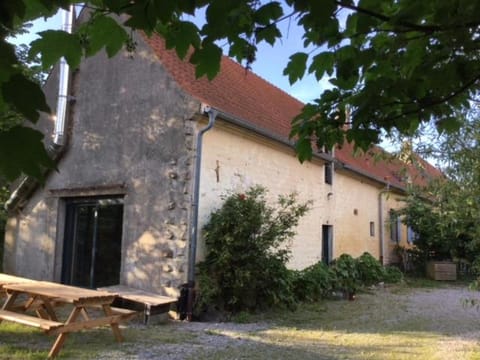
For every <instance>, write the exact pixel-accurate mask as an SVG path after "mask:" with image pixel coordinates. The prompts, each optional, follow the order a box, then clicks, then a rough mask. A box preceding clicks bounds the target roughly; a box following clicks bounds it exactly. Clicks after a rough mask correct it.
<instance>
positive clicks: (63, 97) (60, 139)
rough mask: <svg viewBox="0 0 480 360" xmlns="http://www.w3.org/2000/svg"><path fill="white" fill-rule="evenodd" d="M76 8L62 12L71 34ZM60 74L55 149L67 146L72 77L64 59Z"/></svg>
mask: <svg viewBox="0 0 480 360" xmlns="http://www.w3.org/2000/svg"><path fill="white" fill-rule="evenodd" d="M74 10H75V9H74V6H73V5H70V8H69V10H68V11H66V10H61V11H62V13H61V14H62V30H63V31H65V32H67V33H69V34H71V33H72V26H73V16H74ZM59 72H60V74H59V83H58V99H57V118H56V121H55V132H54V134H53V147H54V148H56V149H57V148H61V147H63V146H64V145H65V128H66V126H65V124H66V117H67V101H68V88H69V77H70V66H68V63H67V61H66V60H65V58H64V57H62V58H61V60H60V71H59Z"/></svg>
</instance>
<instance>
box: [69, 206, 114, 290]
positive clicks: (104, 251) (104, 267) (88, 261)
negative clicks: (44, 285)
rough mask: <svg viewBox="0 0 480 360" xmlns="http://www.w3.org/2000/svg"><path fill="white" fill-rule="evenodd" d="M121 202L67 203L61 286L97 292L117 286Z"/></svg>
mask: <svg viewBox="0 0 480 360" xmlns="http://www.w3.org/2000/svg"><path fill="white" fill-rule="evenodd" d="M122 225H123V199H122V198H82V199H80V198H78V199H71V200H68V201H67V204H66V222H65V243H64V254H63V270H62V282H63V283H65V284H71V285H76V286H82V287H88V288H97V287H101V286H108V285H116V284H119V282H120V264H121V245H122Z"/></svg>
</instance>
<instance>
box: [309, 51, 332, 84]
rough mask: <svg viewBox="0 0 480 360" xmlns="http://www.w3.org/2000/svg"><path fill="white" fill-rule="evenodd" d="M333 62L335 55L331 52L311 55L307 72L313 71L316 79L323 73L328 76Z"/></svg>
mask: <svg viewBox="0 0 480 360" xmlns="http://www.w3.org/2000/svg"><path fill="white" fill-rule="evenodd" d="M334 64H335V57H334V55H333V53H332V52H322V53H320V54H318V55H315V56H314V57H313V60H312V63H311V64H310V67H309V68H308V73H309V74H311V73H315V77H316V78H317V80H318V81H320V79H321V78H322V77H323V75H324V74H325V73H327V74H328V75H329V76H332V74H333V69H334V67H333V65H334Z"/></svg>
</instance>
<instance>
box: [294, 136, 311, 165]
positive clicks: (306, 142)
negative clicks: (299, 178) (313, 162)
mask: <svg viewBox="0 0 480 360" xmlns="http://www.w3.org/2000/svg"><path fill="white" fill-rule="evenodd" d="M295 150H296V151H297V156H298V160H300V162H301V163H303V162H304V161H305V160H310V159H311V158H312V154H313V153H312V143H311V142H310V139H308V138H301V139H299V140H298V141H297V142H296V143H295Z"/></svg>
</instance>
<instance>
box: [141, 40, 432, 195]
mask: <svg viewBox="0 0 480 360" xmlns="http://www.w3.org/2000/svg"><path fill="white" fill-rule="evenodd" d="M144 39H145V41H146V42H147V43H148V44H149V45H150V47H151V48H152V49H153V50H154V51H155V54H156V55H157V57H158V58H159V60H160V62H161V63H162V65H163V66H164V67H165V69H166V70H167V71H168V72H169V73H170V74H171V76H172V77H173V78H174V79H175V81H176V82H177V83H178V85H180V87H182V88H183V89H184V90H185V91H186V92H187V93H189V94H190V95H192V96H194V97H195V98H197V99H199V100H200V101H202V102H204V103H207V104H208V105H210V106H212V107H214V108H216V109H218V110H221V111H222V112H224V113H226V114H229V115H231V116H233V117H235V118H238V119H241V120H243V121H245V122H246V123H249V124H251V125H253V126H255V127H257V128H261V129H263V130H266V131H268V132H269V133H272V134H274V135H276V136H280V137H283V138H285V139H288V135H289V133H290V124H291V120H292V119H293V118H294V117H295V116H296V115H298V114H299V113H300V111H301V109H302V107H303V103H302V102H300V101H299V100H297V99H295V98H293V97H292V96H290V95H288V94H287V93H285V92H284V91H282V90H280V89H279V88H277V87H275V86H274V85H272V84H270V83H269V82H267V81H266V80H264V79H262V78H261V77H259V76H258V75H256V74H255V73H253V72H251V71H249V70H246V69H245V68H244V67H242V66H241V65H239V64H238V63H236V62H235V61H233V60H232V59H230V58H228V57H226V56H223V57H222V61H221V70H220V73H219V74H218V75H217V76H216V77H215V78H214V79H213V80H212V81H209V80H208V79H206V78H205V77H202V78H200V79H196V78H195V69H194V67H193V65H192V64H190V63H189V62H188V61H182V60H180V59H179V58H178V57H177V55H176V53H175V51H173V50H166V49H165V44H164V41H163V39H161V38H160V37H158V36H152V37H151V38H147V37H144ZM372 152H373V153H377V154H379V153H385V152H384V151H383V150H382V149H380V148H379V147H374V148H372ZM335 156H336V158H337V159H338V160H339V161H341V162H342V163H344V164H346V165H347V166H346V167H347V168H349V169H350V170H354V171H356V172H358V173H361V174H364V175H365V176H369V177H371V178H374V179H377V180H379V181H381V182H384V183H389V184H391V185H393V186H397V187H403V186H405V185H406V182H405V179H406V177H405V176H404V174H403V173H404V171H402V169H404V168H405V163H404V162H402V161H400V160H398V159H392V161H387V160H385V159H384V160H380V161H379V160H375V157H374V156H372V155H370V154H362V155H359V156H354V153H353V146H352V145H351V144H346V145H344V146H342V147H341V148H339V149H337V150H336V152H335ZM419 163H420V164H421V167H420V169H418V168H417V167H414V166H412V165H410V166H408V173H409V175H410V178H411V179H412V180H413V181H414V182H415V183H417V184H419V185H424V184H426V182H427V180H428V179H429V178H431V177H438V176H441V173H440V171H439V170H437V169H436V168H434V167H433V166H431V165H430V164H428V163H427V162H426V161H423V160H421V161H419Z"/></svg>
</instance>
